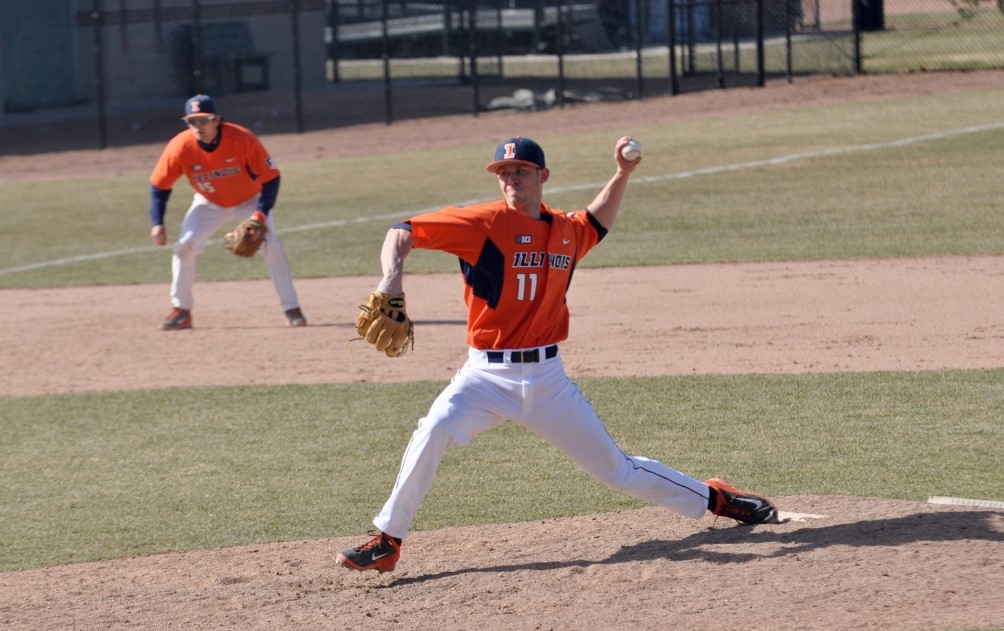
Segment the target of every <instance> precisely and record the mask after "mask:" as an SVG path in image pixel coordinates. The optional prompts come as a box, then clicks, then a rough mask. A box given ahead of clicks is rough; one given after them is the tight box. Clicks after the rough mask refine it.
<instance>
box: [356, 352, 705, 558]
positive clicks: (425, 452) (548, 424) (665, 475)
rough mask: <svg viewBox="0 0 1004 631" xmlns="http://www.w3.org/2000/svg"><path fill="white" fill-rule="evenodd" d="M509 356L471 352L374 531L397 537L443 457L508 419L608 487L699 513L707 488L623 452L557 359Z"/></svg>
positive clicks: (423, 428)
mask: <svg viewBox="0 0 1004 631" xmlns="http://www.w3.org/2000/svg"><path fill="white" fill-rule="evenodd" d="M509 357H510V353H509V351H505V361H504V362H503V363H489V362H488V354H487V352H486V351H479V350H476V349H470V351H469V352H468V359H467V362H466V363H465V364H464V366H463V367H461V368H460V370H459V371H457V374H456V375H455V376H454V377H453V380H452V381H451V382H450V385H448V386H447V387H446V389H445V390H443V392H442V393H440V395H439V396H438V397H437V398H436V400H435V402H434V403H433V404H432V407H431V408H430V409H429V413H428V414H427V415H426V416H425V417H424V418H421V419H419V421H418V428H417V429H416V430H415V432H414V434H412V436H411V440H410V442H409V443H408V447H407V449H406V450H405V452H404V458H403V459H402V461H401V468H400V471H399V472H398V476H397V481H396V482H395V483H394V489H393V491H392V492H391V494H390V498H388V500H387V502H386V503H385V504H384V506H383V509H382V510H381V511H380V514H379V515H377V516H376V518H374V520H373V524H374V525H375V526H376V527H377V528H379V529H380V530H382V531H383V532H385V533H387V534H389V535H391V536H393V537H399V538H402V539H403V538H404V537H405V536H406V535H407V534H408V530H409V529H410V528H411V524H412V521H414V519H415V515H416V514H417V513H418V509H419V506H420V505H421V503H422V500H423V499H424V498H425V494H426V493H427V492H428V490H429V487H430V486H431V485H432V480H433V477H434V476H435V475H436V470H437V469H438V468H439V463H440V462H441V461H442V459H443V456H444V455H445V454H446V452H447V451H448V450H449V449H452V448H454V447H460V446H462V445H466V444H467V443H468V442H470V440H471V439H472V438H474V437H475V436H477V435H478V434H480V433H482V432H485V431H488V430H490V429H492V428H493V427H497V426H498V425H500V424H501V423H503V422H504V421H506V420H507V419H511V420H513V421H515V422H516V423H519V424H520V425H522V426H524V427H526V428H527V429H529V430H530V431H532V432H533V433H535V434H537V435H538V436H540V437H541V438H543V439H544V440H546V441H547V442H548V443H550V444H552V445H554V446H555V447H556V448H558V449H560V450H561V451H562V452H564V453H565V454H566V455H567V456H568V457H569V458H571V459H572V461H573V462H574V463H575V464H576V465H578V466H579V467H581V468H582V469H583V470H585V471H586V472H587V473H588V474H589V475H591V476H592V477H594V478H595V479H596V480H598V481H600V482H602V483H603V484H606V485H607V486H609V487H611V488H613V489H616V490H618V491H621V492H623V493H626V494H627V495H630V496H631V497H634V498H637V499H640V500H644V501H646V502H650V503H653V504H659V505H662V506H666V507H668V508H670V509H672V510H674V511H676V512H678V513H680V514H682V515H686V516H688V517H693V518H699V517H701V516H702V515H704V513H705V511H707V509H708V495H709V489H708V487H707V486H706V485H705V484H704V483H703V482H700V481H698V480H695V479H694V478H691V477H690V476H688V475H685V474H683V473H680V472H679V471H676V470H674V469H671V468H669V467H667V466H666V465H664V464H662V463H661V462H658V461H656V460H650V459H648V458H642V457H640V456H629V455H627V454H625V453H624V452H622V451H621V449H620V447H618V446H617V443H615V442H614V439H613V438H611V436H610V434H609V433H607V430H606V428H605V427H604V426H603V423H602V421H600V419H599V417H597V416H596V412H594V411H593V407H592V405H590V403H589V402H588V401H587V400H586V398H585V397H584V396H583V395H582V393H581V392H579V388H578V386H576V385H575V384H574V383H573V382H572V381H571V379H569V378H568V376H567V375H566V374H565V368H564V365H563V364H562V362H561V356H560V355H557V356H555V357H554V358H552V359H546V360H542V361H540V362H539V363H515V364H514V363H510V362H509ZM540 357H541V358H543V357H544V349H543V348H541V349H540Z"/></svg>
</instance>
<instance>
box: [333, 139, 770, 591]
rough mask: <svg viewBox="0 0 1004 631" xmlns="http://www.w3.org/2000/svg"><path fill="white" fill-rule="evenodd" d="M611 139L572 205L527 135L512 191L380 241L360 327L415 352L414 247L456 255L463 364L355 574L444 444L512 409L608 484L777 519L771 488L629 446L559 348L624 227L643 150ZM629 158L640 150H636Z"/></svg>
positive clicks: (515, 148) (393, 351)
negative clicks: (688, 467) (601, 252)
mask: <svg viewBox="0 0 1004 631" xmlns="http://www.w3.org/2000/svg"><path fill="white" fill-rule="evenodd" d="M632 140H633V139H632V138H629V137H624V138H621V139H620V140H618V141H617V143H616V145H615V147H614V160H615V162H616V167H617V170H616V172H615V173H614V175H613V177H612V178H611V179H610V181H608V182H607V184H606V186H604V187H603V189H602V190H601V191H600V192H599V194H598V195H597V196H596V198H595V199H594V200H593V201H592V203H590V204H589V206H588V207H587V208H585V209H583V210H578V211H575V212H571V213H565V212H563V211H560V210H557V209H553V208H551V207H550V206H548V205H546V204H545V203H544V202H543V201H542V197H543V188H544V184H545V183H546V182H547V180H548V178H549V177H550V171H549V169H548V168H547V166H546V164H545V161H544V151H543V150H542V149H541V148H540V146H539V145H538V144H537V143H535V142H534V141H532V140H530V139H529V138H521V137H516V138H510V139H508V140H506V141H504V142H502V144H500V145H499V146H498V149H497V150H496V152H495V159H494V161H492V162H491V163H490V164H488V165H487V170H488V171H489V172H491V173H493V174H495V176H496V178H497V180H498V184H499V187H500V189H501V191H502V199H500V200H498V201H495V202H489V203H484V204H477V205H473V206H469V207H466V208H443V209H440V210H436V211H433V212H428V213H424V214H420V215H417V216H415V217H412V218H411V219H410V220H409V221H406V222H404V223H401V224H398V225H395V226H393V227H392V228H391V229H390V230H389V231H388V233H387V237H386V239H385V241H384V245H383V249H382V251H381V257H380V260H381V263H382V267H383V279H382V280H381V282H380V283H379V285H378V286H377V288H376V291H375V292H374V293H373V295H371V296H370V299H369V300H368V301H367V304H366V305H365V306H364V307H363V309H362V311H361V313H360V314H359V319H358V320H357V322H356V329H357V332H358V333H359V335H361V336H362V337H363V338H365V339H366V340H367V341H368V342H370V343H371V344H373V345H374V346H376V349H377V350H378V351H380V352H383V353H385V354H387V355H389V356H391V357H397V356H399V355H401V354H402V353H404V352H405V350H407V349H409V348H410V345H411V341H412V339H413V335H414V327H413V325H412V323H411V321H410V318H409V317H408V315H407V307H406V302H405V295H404V286H403V274H404V261H405V258H406V257H407V256H408V254H409V253H410V252H411V251H412V249H413V248H426V249H432V250H441V251H443V252H448V253H450V254H452V255H454V256H456V257H458V258H459V259H460V267H461V271H462V278H463V282H464V300H465V302H466V304H467V312H468V314H467V344H468V346H469V347H470V348H469V351H468V356H467V362H466V363H465V364H464V366H463V367H461V368H460V370H459V371H458V372H457V374H456V375H455V376H454V378H453V380H452V381H451V382H450V384H449V385H448V386H447V387H446V389H445V390H444V391H443V392H442V393H441V394H440V395H439V396H438V397H437V398H436V400H435V401H434V402H433V404H432V407H431V408H430V409H429V412H428V413H427V414H426V416H425V417H424V418H422V419H420V420H419V421H418V428H417V429H416V430H415V432H414V434H413V435H412V437H411V440H410V442H409V443H408V446H407V448H406V449H405V452H404V457H403V459H402V461H401V467H400V471H399V473H398V476H397V480H396V482H395V483H394V487H393V489H392V490H391V493H390V497H389V498H388V499H387V501H386V503H385V504H384V506H383V509H382V510H381V511H380V513H379V514H378V515H377V516H376V518H375V519H374V520H373V524H374V525H375V526H376V528H377V532H376V533H374V536H373V537H371V538H370V539H369V540H367V541H366V542H365V543H363V544H362V545H360V546H359V547H357V548H350V549H348V550H344V551H342V552H341V553H339V554H338V556H337V562H338V563H339V564H341V565H343V566H344V567H347V568H350V569H353V570H360V571H363V570H377V571H378V572H389V571H391V570H393V569H394V568H395V567H396V565H397V562H398V559H399V557H400V552H401V545H402V541H403V539H404V538H405V537H406V536H407V534H408V531H409V529H410V528H411V524H412V521H413V520H414V518H415V516H416V514H417V513H418V509H419V506H420V505H421V503H422V500H423V499H424V497H425V494H426V492H427V491H428V490H429V487H430V486H431V484H432V481H433V477H434V476H435V474H436V470H437V469H438V467H439V464H440V462H441V460H442V459H443V456H444V455H445V454H446V452H447V450H449V449H452V448H455V447H460V446H462V445H465V444H467V443H468V442H469V441H470V440H471V439H472V438H474V437H475V436H477V435H478V434H480V433H482V432H485V431H488V430H490V429H492V428H494V427H497V426H498V425H500V424H501V423H503V422H504V421H506V420H507V419H511V420H513V421H515V422H516V423H519V424H520V425H523V426H524V427H526V428H527V429H529V430H531V431H532V432H534V433H535V434H537V435H538V436H540V437H541V438H543V439H544V440H546V441H548V442H549V443H550V444H552V445H554V446H555V447H556V448H558V449H559V450H561V451H562V452H564V453H565V454H566V455H567V456H568V457H569V458H571V459H572V461H573V462H575V463H576V464H577V465H578V466H580V467H582V468H583V469H584V470H585V471H586V472H588V473H589V474H590V475H592V476H593V477H594V478H595V479H597V480H598V481H600V482H602V483H604V484H606V485H607V486H609V487H611V488H613V489H616V490H618V491H621V492H623V493H626V494H628V495H630V496H632V497H635V498H638V499H641V500H645V501H647V502H651V503H653V504H658V505H661V506H666V507H668V508H670V509H672V510H674V511H676V512H677V513H680V514H682V515H686V516H688V517H693V518H698V517H701V516H702V515H703V514H704V513H705V512H706V511H711V512H712V513H714V514H715V515H723V516H726V517H730V518H732V519H735V520H738V521H741V522H746V523H751V524H760V523H766V522H771V521H776V520H777V510H776V509H775V507H774V505H773V504H772V503H771V502H770V501H769V500H768V499H767V498H765V497H762V496H760V495H756V494H754V493H749V492H745V491H741V490H739V489H738V488H736V487H734V486H732V485H730V484H728V483H727V482H724V481H722V480H719V479H716V478H712V479H710V480H708V481H707V482H701V481H699V480H696V479H694V478H692V477H690V476H688V475H686V474H684V473H680V472H679V471H676V470H674V469H672V468H670V467H668V466H666V465H665V464H663V463H661V462H659V461H657V460H652V459H650V458H644V457H641V456H633V455H629V454H626V453H624V452H623V451H622V450H621V449H620V447H618V446H617V443H615V442H614V439H613V438H612V437H611V436H610V434H609V433H608V432H607V430H606V429H605V428H604V426H603V423H602V422H601V421H600V419H599V418H598V417H597V415H596V413H595V412H594V411H593V408H592V406H591V405H590V403H589V402H588V401H587V400H586V399H585V397H584V396H583V395H582V393H581V392H580V391H579V389H578V387H577V386H576V385H575V384H574V383H573V382H572V381H571V380H570V379H569V378H568V376H567V375H566V373H565V369H564V366H563V364H562V360H561V354H560V352H559V350H558V344H559V343H560V342H562V341H563V340H565V338H566V337H567V336H568V321H569V311H568V306H567V303H566V299H565V298H566V292H567V290H568V287H569V284H570V283H571V281H572V275H573V273H574V272H575V268H576V267H577V266H578V264H579V262H580V261H581V260H582V258H583V257H584V256H585V255H586V254H587V253H588V252H589V251H590V250H592V248H593V247H595V246H596V245H597V244H598V243H599V242H600V241H601V240H602V239H603V238H604V237H605V236H606V234H607V231H608V230H610V228H611V227H612V226H613V224H614V220H615V219H616V218H617V214H618V211H619V209H620V206H621V200H622V198H623V197H624V193H625V191H626V190H627V184H628V178H629V177H630V175H631V173H632V172H633V171H634V170H635V168H637V166H638V165H639V163H640V162H641V160H642V158H641V157H640V154H635V153H632V152H631V151H627V152H624V151H623V150H624V149H625V148H626V147H627V146H628V145H629V144H631V145H632V147H631V149H632V150H635V151H640V149H639V147H640V145H637V144H635V143H632ZM625 153H627V156H635V157H634V158H633V159H630V158H629V157H627V156H626V155H625Z"/></svg>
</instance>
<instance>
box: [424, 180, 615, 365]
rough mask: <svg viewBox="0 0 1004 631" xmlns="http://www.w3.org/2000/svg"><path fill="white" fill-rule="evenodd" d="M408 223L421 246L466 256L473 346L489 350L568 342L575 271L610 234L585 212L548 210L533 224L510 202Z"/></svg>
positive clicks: (448, 210)
mask: <svg viewBox="0 0 1004 631" xmlns="http://www.w3.org/2000/svg"><path fill="white" fill-rule="evenodd" d="M408 223H410V224H411V234H412V238H413V241H414V247H416V248H425V249H431V250H441V251H444V252H449V253H451V254H455V255H456V256H458V257H460V269H461V272H462V273H463V275H464V283H465V287H464V301H465V302H466V303H467V343H468V344H469V345H470V346H472V347H474V348H477V349H482V350H487V349H504V348H530V347H534V346H547V345H549V344H555V343H557V342H560V341H562V340H564V339H565V338H567V337H568V305H567V303H566V302H565V292H566V291H567V290H568V286H569V284H570V283H571V281H572V273H573V272H574V271H575V267H576V265H577V264H578V262H579V261H580V260H581V259H582V257H583V256H585V255H586V252H588V251H589V250H591V249H592V248H593V246H595V245H596V244H597V243H599V241H600V240H601V239H602V238H603V237H604V236H605V235H606V229H605V228H603V226H602V225H600V223H599V222H598V221H596V219H595V218H594V217H593V216H592V214H591V213H589V212H588V211H586V210H579V211H576V212H572V213H568V214H565V213H563V212H561V211H554V210H551V209H550V208H548V207H547V206H543V207H542V208H541V219H531V218H529V217H527V216H526V215H523V214H522V213H519V212H517V211H514V210H509V209H508V208H507V206H506V203H505V201H504V200H499V201H496V202H489V203H485V204H477V205H474V206H468V207H466V208H453V207H451V208H443V209H441V210H437V211H433V212H430V213H424V214H421V215H418V216H416V217H414V218H412V219H411V220H410V221H409V222H408Z"/></svg>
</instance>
